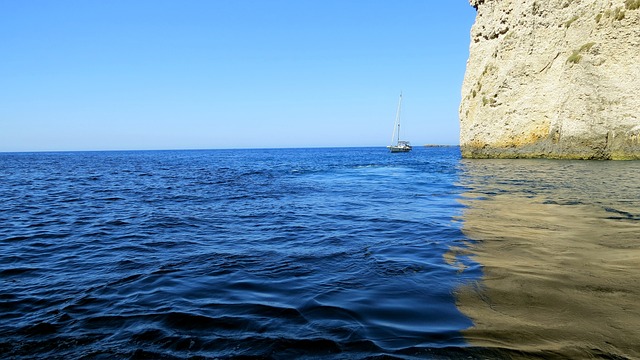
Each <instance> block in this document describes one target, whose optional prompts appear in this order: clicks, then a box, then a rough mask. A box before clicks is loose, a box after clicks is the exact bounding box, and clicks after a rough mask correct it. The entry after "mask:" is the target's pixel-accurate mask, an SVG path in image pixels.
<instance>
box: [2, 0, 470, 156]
mask: <svg viewBox="0 0 640 360" xmlns="http://www.w3.org/2000/svg"><path fill="white" fill-rule="evenodd" d="M474 18H475V10H474V9H473V8H472V7H471V6H469V3H468V1H467V0H445V1H427V0H202V1H200V0H184V1H182V0H180V1H179V0H172V1H167V0H135V1H130V0H95V1H86V0H77V1H70V0H56V1H49V0H19V1H13V0H0V151H43V150H118V149H122V150H124V149H216V148H249V147H323V146H386V145H388V143H389V142H390V139H391V133H392V130H393V121H394V117H395V111H396V104H397V100H398V95H399V93H400V91H403V93H404V101H403V116H402V120H403V138H406V140H410V141H411V142H412V143H413V144H414V145H422V144H425V143H440V144H457V143H458V134H459V123H458V105H459V102H460V88H461V84H462V79H463V76H464V71H465V66H466V60H467V57H468V48H469V31H470V28H471V25H472V23H473V21H474Z"/></svg>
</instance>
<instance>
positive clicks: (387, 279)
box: [0, 147, 640, 359]
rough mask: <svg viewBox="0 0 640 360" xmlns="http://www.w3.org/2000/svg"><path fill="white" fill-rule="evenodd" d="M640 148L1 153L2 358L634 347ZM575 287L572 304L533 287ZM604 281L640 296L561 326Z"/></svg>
mask: <svg viewBox="0 0 640 360" xmlns="http://www.w3.org/2000/svg"><path fill="white" fill-rule="evenodd" d="M629 164H630V165H629ZM638 168H639V166H638V163H635V162H632V163H627V164H626V165H623V164H621V163H615V164H614V163H602V162H600V163H594V162H549V161H520V162H516V161H509V160H500V161H478V162H476V161H469V160H463V159H461V158H460V152H459V149H458V148H457V147H450V148H415V149H414V151H412V152H411V153H406V154H390V153H388V152H387V151H386V149H385V148H340V149H252V150H210V151H204V150H202V151H134V152H61V153H5V154H0V198H1V199H2V202H1V203H0V280H1V282H0V309H1V311H0V334H1V335H0V354H1V355H0V357H1V358H7V359H235V358H264V359H290V358H300V359H316V358H322V359H365V358H401V359H413V358H419V359H450V358H451V359H457V358H464V359H476V358H477V359H485V358H514V357H516V358H517V357H530V358H540V357H553V356H556V357H559V358H562V357H566V356H568V355H567V354H574V352H571V351H574V350H576V347H577V348H578V351H582V350H584V351H586V352H578V353H579V354H581V355H584V354H586V355H587V356H595V357H597V355H599V354H600V355H603V356H605V355H606V356H609V358H611V357H612V356H613V357H615V356H618V358H625V357H624V356H623V355H625V354H627V355H628V354H635V352H634V351H635V350H634V349H633V346H634V345H629V344H633V343H634V341H633V339H634V338H635V335H634V333H633V331H634V330H633V329H634V328H635V326H636V325H638V324H640V320H638V321H636V320H634V317H635V316H636V315H638V314H640V308H639V307H638V306H637V305H635V306H634V305H629V304H634V302H629V303H628V304H627V303H625V302H624V301H626V300H629V299H633V298H634V297H635V296H636V295H637V294H638V288H637V285H633V284H637V280H640V276H639V274H640V270H638V268H637V266H636V264H637V263H636V262H635V260H637V259H638V258H637V254H639V252H638V250H639V249H640V244H639V243H638V240H637V236H636V235H637V234H638V232H636V230H637V229H638V227H637V226H636V225H637V224H638V223H639V221H638V220H639V219H640V216H638V215H637V214H636V211H637V207H636V206H637V205H638V204H639V203H638V201H639V199H640V187H639V186H638V185H637V182H636V181H635V180H634V179H635V177H634V174H635V173H636V172H635V171H636V170H638ZM585 171H586V172H585ZM589 172H591V173H594V174H595V173H597V174H604V175H607V174H608V175H607V176H608V178H610V177H611V174H614V175H615V174H617V175H618V177H619V179H617V180H615V181H613V182H612V183H610V184H609V183H603V184H599V183H598V184H596V181H592V179H591V178H589V177H588V176H587V175H585V174H588V173H589ZM581 176H582V177H581ZM590 179H591V180H590ZM625 179H626V182H625V183H624V184H625V186H624V190H615V189H616V188H615V186H612V185H613V184H614V183H615V184H620V181H622V180H625ZM585 184H587V185H586V186H585ZM591 205H593V206H594V208H596V209H597V210H598V211H597V212H594V213H595V214H596V215H594V216H593V219H594V220H593V221H587V222H585V223H580V224H581V225H580V226H574V227H572V228H568V229H567V228H566V226H567V225H566V223H567V222H569V221H568V220H567V219H571V221H573V222H576V219H578V220H579V219H590V216H591V215H589V214H591V213H592V212H590V211H592V210H591V207H590V206H591ZM601 209H602V213H603V214H605V215H604V216H601V214H600V212H599V211H600V210H601ZM587 210H588V211H587ZM549 211H552V212H553V213H552V214H550V213H548V212H549ZM593 211H595V210H593ZM516 215H517V216H516ZM565 220H567V221H565ZM600 220H602V222H600ZM578 222H579V221H578ZM563 226H564V227H563ZM590 226H591V227H590ZM598 229H600V230H598ZM602 229H604V230H602ZM545 231H547V232H545ZM598 231H602V233H599V232H598ZM571 234H575V236H574V235H571ZM569 235H571V236H569ZM590 236H592V237H593V239H594V240H593V242H590V241H586V240H585V239H588V238H589V237H590ZM541 239H542V240H545V241H546V240H548V239H551V240H552V241H549V242H545V241H541ZM557 239H559V240H558V241H556V240H557ZM634 239H635V240H634ZM560 240H562V241H563V242H562V243H561V246H562V247H561V250H557V249H551V250H550V248H551V247H553V246H560V245H558V244H560ZM614 240H615V241H614ZM604 242H607V244H608V245H607V246H608V247H606V249H605V250H600V249H599V248H598V249H596V250H597V251H596V252H595V254H596V255H593V254H592V253H591V252H587V251H586V250H585V251H583V252H581V251H582V250H580V249H581V248H582V247H585V245H584V244H585V243H588V244H591V243H593V244H592V245H593V246H594V247H595V246H596V245H598V244H600V245H601V244H602V243H604ZM479 244H484V245H483V247H479V246H478V245H479ZM492 244H498V245H499V246H500V247H499V248H497V250H496V249H495V248H494V247H492V246H494V245H492ZM589 246H591V245H589ZM585 248H586V247H585ZM591 248H592V247H589V249H591ZM518 249H523V250H522V251H524V255H523V253H517V252H515V251H517V250H518ZM576 249H577V250H576ZM607 249H608V250H607ZM620 249H623V250H621V251H622V252H619V251H618V250H620ZM603 251H608V252H609V253H610V254H611V256H610V257H606V258H604V257H603V258H600V259H594V258H592V257H593V256H596V257H598V256H601V255H602V254H603V253H604V252H603ZM557 254H560V255H562V256H563V257H562V258H558V263H555V262H551V261H550V260H549V259H552V258H554V256H555V255H557ZM576 254H577V255H576ZM498 255H502V257H501V258H497V256H498ZM525 258H526V259H535V261H533V265H531V264H528V263H527V262H526V261H525ZM512 259H516V260H518V262H516V263H509V261H510V260H512ZM605 260H606V261H605ZM589 261H594V262H596V261H597V262H598V264H599V265H597V266H593V267H584V268H583V267H582V266H583V265H584V264H587V263H588V262H589ZM514 264H515V265H514ZM603 264H604V265H603ZM572 266H573V267H572ZM567 269H568V270H567ZM576 269H578V270H576ZM574 270H576V271H575V272H576V273H577V272H580V271H584V272H586V273H587V274H588V276H587V277H586V278H584V279H583V278H572V277H571V276H572V275H571V274H569V275H568V273H565V272H567V271H571V272H572V273H573V271H574ZM599 274H602V276H601V277H602V281H603V282H597V281H595V280H594V279H595V278H597V277H598V276H600V275H599ZM540 279H543V280H545V282H544V283H540ZM549 279H551V280H553V281H551V280H549ZM611 279H613V280H611ZM620 279H626V280H620ZM605 280H606V281H605ZM616 281H618V282H616ZM626 281H628V283H627V282H626ZM513 284H518V286H517V287H512V285H513ZM465 289H466V290H465ZM534 290H535V291H534ZM529 291H531V292H529ZM558 291H560V292H561V293H562V296H563V297H549V299H552V300H553V303H554V304H556V305H558V304H560V305H558V306H560V308H559V309H554V308H553V307H552V306H551V305H549V306H547V305H546V304H543V303H542V300H540V301H538V300H536V301H537V302H535V303H532V302H530V301H529V300H528V299H532V298H533V299H543V298H546V297H547V295H549V296H551V295H553V294H555V293H556V292H558ZM539 293H540V294H543V295H542V296H541V297H537V296H538V295H539ZM469 294H471V295H469ZM474 294H476V295H477V294H479V296H478V299H479V301H475V302H474V300H473V295H474ZM521 295H522V296H521ZM574 295H575V296H574ZM559 298H560V299H561V300H559V301H558V299H559ZM592 300H594V301H592ZM550 301H551V300H550ZM596 301H600V304H612V303H615V302H616V301H617V303H620V304H626V305H624V306H622V307H621V308H620V309H618V308H613V307H605V305H600V306H601V307H599V308H597V309H596V310H595V312H596V313H598V312H599V313H602V314H603V318H604V319H605V320H602V321H601V322H603V323H606V322H607V321H614V320H606V319H627V320H624V321H623V320H619V321H618V320H615V321H616V322H615V323H612V324H611V325H612V326H611V329H614V328H615V329H619V331H620V333H619V334H617V333H615V332H613V333H612V332H607V331H609V330H606V329H605V330H603V332H602V333H601V334H600V333H598V330H597V329H599V327H598V328H596V330H593V331H592V330H591V329H590V328H589V327H588V326H582V325H580V323H579V322H577V319H578V318H581V317H582V313H576V315H572V317H570V318H568V319H569V320H566V321H564V322H565V323H566V324H568V325H567V329H568V330H567V331H564V330H563V331H564V332H557V333H554V332H553V331H549V330H550V329H551V330H553V329H556V330H557V329H558V325H557V324H555V319H556V318H555V315H561V314H567V313H571V312H570V311H568V310H567V309H570V308H571V306H573V307H575V308H579V307H578V306H574V305H575V304H583V303H584V304H591V303H595V302H596ZM584 306H585V307H586V306H587V305H584ZM545 307H547V310H546V311H543V310H541V309H543V308H545ZM528 309H529V310H528ZM586 309H587V310H588V311H589V312H590V313H594V311H591V309H590V308H588V307H587V308H586ZM485 310H486V311H485ZM587 310H585V312H586V311H587ZM483 311H484V312H483ZM510 311H514V313H511V312H510ZM556 311H557V312H556ZM514 314H515V315H514ZM549 314H551V315H553V316H548V317H549V318H550V320H548V321H547V320H545V321H546V322H543V326H540V325H539V321H538V319H540V318H541V316H547V315H549ZM560 318H561V317H560ZM560 318H558V319H560ZM596 318H597V317H596ZM505 319H507V320H505ZM514 319H517V320H518V321H517V322H516V321H515V320H514ZM544 319H547V317H544ZM629 319H630V320H629ZM638 319H640V318H638ZM574 320H575V321H576V323H575V324H573V323H572V321H574ZM597 321H598V322H600V320H597ZM625 321H626V322H625ZM514 323H515V325H514ZM598 324H600V323H598ZM587 325H589V323H587ZM598 326H600V325H598ZM523 328H524V330H523ZM638 328H640V327H638ZM638 328H636V330H637V329H638ZM579 329H590V330H589V331H590V332H591V333H594V332H595V333H598V337H597V339H595V340H593V341H592V340H588V339H586V337H585V338H584V339H583V342H580V341H579V340H576V338H579V337H580V331H579ZM538 330H540V332H542V333H545V334H551V335H549V338H545V335H541V336H538V335H537V333H536V331H538ZM558 331H559V330H558ZM620 334H624V336H619V335H620ZM600 335H602V336H600ZM565 336H566V339H567V340H568V343H570V344H569V345H567V346H568V347H567V348H569V349H570V351H569V352H565V353H563V352H562V351H563V350H562V349H564V348H565V347H563V346H564V345H562V344H563V342H562V340H563V337H565ZM625 336H626V337H625ZM616 339H618V340H620V339H622V340H624V341H622V340H620V341H622V342H621V343H619V344H616V341H617V340H616ZM629 339H630V340H629ZM598 342H602V344H600V343H598ZM532 344H533V345H532ZM576 344H577V345H576ZM594 344H595V345H594ZM598 344H600V345H598ZM607 344H608V345H607ZM556 345H558V346H556ZM560 345H562V346H560ZM558 347H559V348H560V350H558ZM532 348H533V349H534V350H532ZM540 351H542V352H540ZM565 355H566V356H565Z"/></svg>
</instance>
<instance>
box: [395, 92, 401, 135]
mask: <svg viewBox="0 0 640 360" xmlns="http://www.w3.org/2000/svg"><path fill="white" fill-rule="evenodd" d="M401 106H402V92H400V99H399V100H398V110H397V111H396V124H397V125H396V126H397V127H398V131H397V134H398V137H397V140H396V144H397V143H398V142H399V141H400V108H401Z"/></svg>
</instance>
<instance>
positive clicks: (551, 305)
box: [457, 160, 640, 359]
mask: <svg viewBox="0 0 640 360" xmlns="http://www.w3.org/2000/svg"><path fill="white" fill-rule="evenodd" d="M461 166H462V174H463V175H462V177H461V185H462V186H464V187H466V188H467V189H468V191H466V193H465V196H464V200H463V202H464V203H465V205H467V207H466V209H465V211H464V213H463V216H462V221H463V231H464V233H465V234H466V235H467V237H469V238H470V239H472V240H474V241H473V243H472V244H470V247H469V251H470V252H471V254H470V255H471V256H472V258H473V259H474V260H475V261H477V262H478V263H480V264H481V265H482V266H483V277H482V279H481V281H479V282H478V283H475V284H470V285H468V286H466V287H464V288H462V289H460V290H459V292H458V294H457V301H458V306H459V308H460V310H461V311H462V312H464V313H465V314H466V315H468V316H469V317H471V318H472V319H473V321H474V326H473V327H472V328H470V329H468V330H467V331H466V333H465V336H466V337H467V339H468V340H469V342H470V343H471V344H473V345H477V346H481V347H488V348H494V349H495V348H497V349H502V350H504V351H506V352H507V353H508V354H509V355H510V356H515V357H531V358H537V357H544V358H549V357H557V358H601V357H602V358H623V359H624V358H632V359H636V358H640V181H638V174H640V162H594V161H551V160H462V162H461Z"/></svg>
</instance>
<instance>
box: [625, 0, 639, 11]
mask: <svg viewBox="0 0 640 360" xmlns="http://www.w3.org/2000/svg"><path fill="white" fill-rule="evenodd" d="M624 7H626V8H627V10H636V9H638V8H640V0H626V1H625V2H624Z"/></svg>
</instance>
